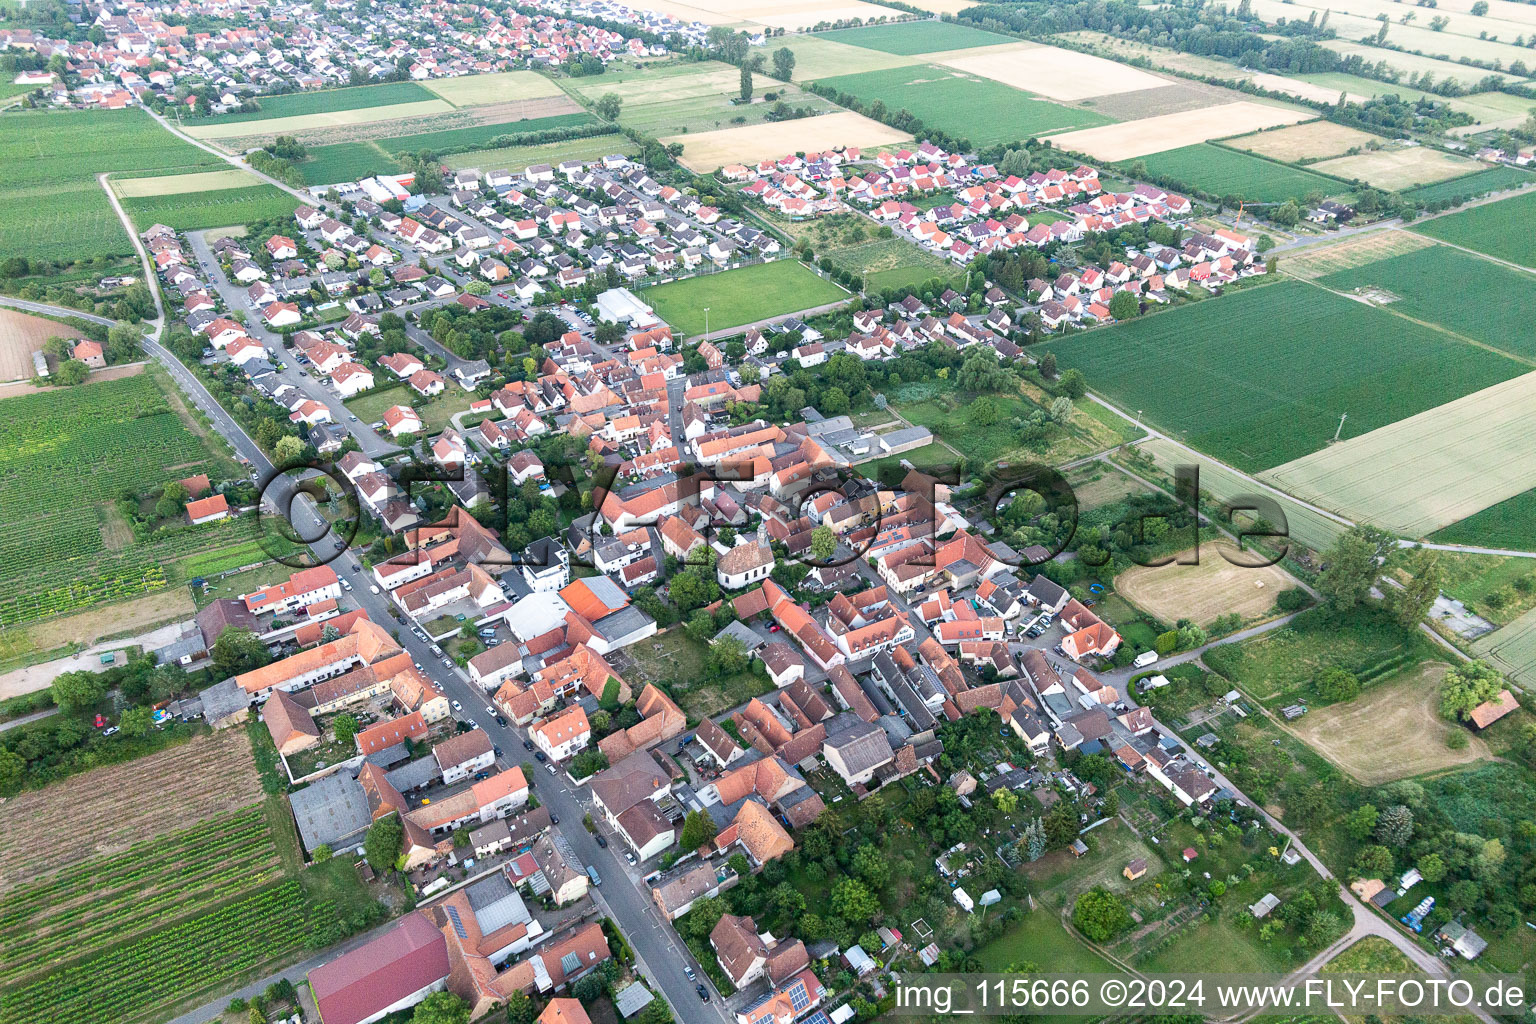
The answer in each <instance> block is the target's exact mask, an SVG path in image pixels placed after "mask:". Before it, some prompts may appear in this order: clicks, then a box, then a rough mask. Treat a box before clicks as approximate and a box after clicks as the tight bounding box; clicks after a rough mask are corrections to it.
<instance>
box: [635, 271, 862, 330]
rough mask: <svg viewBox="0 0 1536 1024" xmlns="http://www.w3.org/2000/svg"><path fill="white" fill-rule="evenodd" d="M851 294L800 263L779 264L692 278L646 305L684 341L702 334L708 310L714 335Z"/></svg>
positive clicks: (651, 291)
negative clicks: (685, 338)
mask: <svg viewBox="0 0 1536 1024" xmlns="http://www.w3.org/2000/svg"><path fill="white" fill-rule="evenodd" d="M847 296H848V292H847V291H845V290H844V289H843V288H841V287H839V286H838V285H836V284H833V283H832V282H831V281H828V280H826V279H825V278H823V277H819V276H818V275H817V274H816V273H815V272H813V271H812V270H811V269H810V268H808V267H807V266H805V264H803V263H801V262H799V261H798V260H776V261H775V262H772V263H757V264H754V265H752V266H749V267H741V268H738V269H736V270H727V271H724V272H722V273H717V274H705V275H703V276H702V277H690V278H687V279H685V280H682V281H674V282H672V283H670V284H663V285H658V286H656V287H654V288H647V289H645V292H644V299H645V301H646V302H648V303H650V304H651V306H652V307H654V308H655V310H656V315H657V316H659V317H661V318H662V319H663V320H665V321H666V322H667V323H669V324H671V325H672V327H673V328H674V329H676V330H677V331H678V332H679V333H681V334H682V335H684V336H692V335H695V334H702V333H703V332H704V327H705V323H704V310H705V308H706V307H707V308H708V309H709V314H710V315H709V330H710V332H711V333H713V332H716V331H722V330H727V329H730V328H733V327H741V326H743V325H745V324H750V323H754V322H756V321H758V320H765V319H768V318H769V317H775V316H783V315H785V314H788V313H796V312H799V311H800V310H802V309H812V308H814V307H816V306H823V305H826V304H827V303H829V302H837V301H838V300H840V299H844V298H847Z"/></svg>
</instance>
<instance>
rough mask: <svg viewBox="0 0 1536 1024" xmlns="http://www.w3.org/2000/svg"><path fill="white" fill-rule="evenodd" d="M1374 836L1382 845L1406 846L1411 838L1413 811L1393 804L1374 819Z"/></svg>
mask: <svg viewBox="0 0 1536 1024" xmlns="http://www.w3.org/2000/svg"><path fill="white" fill-rule="evenodd" d="M1376 838H1377V839H1378V840H1379V841H1380V842H1381V843H1382V845H1384V846H1407V845H1408V840H1410V839H1412V838H1413V812H1412V811H1410V810H1409V809H1408V808H1406V807H1404V806H1403V805H1402V804H1393V805H1392V806H1391V807H1388V808H1387V809H1386V810H1384V811H1382V812H1381V815H1380V816H1379V817H1378V818H1377V819H1376Z"/></svg>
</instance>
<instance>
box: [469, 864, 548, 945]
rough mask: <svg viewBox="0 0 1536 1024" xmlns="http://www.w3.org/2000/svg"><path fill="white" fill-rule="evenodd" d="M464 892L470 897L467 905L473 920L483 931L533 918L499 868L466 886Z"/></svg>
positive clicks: (490, 931)
mask: <svg viewBox="0 0 1536 1024" xmlns="http://www.w3.org/2000/svg"><path fill="white" fill-rule="evenodd" d="M464 894H465V895H466V896H468V897H469V905H470V907H471V908H472V909H473V910H474V912H475V923H476V924H478V925H479V926H480V934H482V935H490V934H492V933H493V932H497V931H500V930H501V929H503V928H505V927H507V926H508V925H511V924H517V923H518V922H520V921H531V920H532V919H533V917H532V915H531V914H529V913H528V908H527V906H525V905H524V904H523V898H522V897H521V896H519V895H518V894H517V890H516V889H515V888H513V886H512V883H511V882H510V881H508V880H507V876H506V875H504V874H502V873H501V872H500V871H498V872H496V873H495V874H493V875H491V876H490V877H489V878H485V879H482V880H481V881H478V882H476V883H474V884H473V885H471V886H469V887H468V888H467V889H466V890H465V892H464Z"/></svg>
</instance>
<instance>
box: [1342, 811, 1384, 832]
mask: <svg viewBox="0 0 1536 1024" xmlns="http://www.w3.org/2000/svg"><path fill="white" fill-rule="evenodd" d="M1378 816H1379V815H1378V814H1377V811H1376V808H1375V807H1374V806H1372V805H1371V804H1362V805H1361V806H1359V807H1356V808H1355V809H1354V810H1353V811H1350V812H1349V814H1348V815H1346V816H1345V818H1344V830H1345V831H1346V832H1348V833H1349V834H1350V835H1351V836H1353V837H1354V838H1356V839H1364V838H1365V837H1367V836H1369V835H1370V834H1371V833H1372V832H1375V831H1376V819H1377V817H1378Z"/></svg>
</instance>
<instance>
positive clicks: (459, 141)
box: [378, 111, 597, 156]
mask: <svg viewBox="0 0 1536 1024" xmlns="http://www.w3.org/2000/svg"><path fill="white" fill-rule="evenodd" d="M595 123H597V118H595V117H593V116H592V115H591V114H589V113H587V112H586V111H581V112H579V113H575V114H555V115H554V116H553V117H535V118H526V119H524V120H522V121H507V122H503V123H501V124H477V125H470V126H469V127H466V128H447V129H444V130H443V131H440V132H422V133H420V134H417V135H401V136H397V137H396V138H392V139H379V140H378V145H379V146H381V147H382V148H383V149H385V150H386V151H388V152H390V153H393V154H395V155H396V156H398V155H400V154H401V153H419V152H421V151H422V150H424V149H430V150H434V151H438V152H440V151H442V150H445V149H463V148H465V147H468V146H490V145H492V144H493V143H494V142H495V140H496V139H499V138H502V137H504V136H505V137H507V138H511V139H514V140H515V139H516V137H517V136H519V135H526V134H528V133H530V132H542V131H548V130H549V129H551V128H575V127H577V126H579V125H587V124H595Z"/></svg>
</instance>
